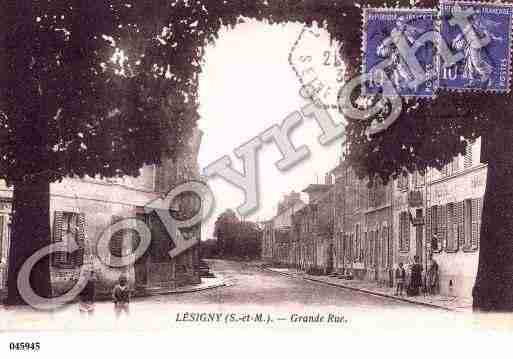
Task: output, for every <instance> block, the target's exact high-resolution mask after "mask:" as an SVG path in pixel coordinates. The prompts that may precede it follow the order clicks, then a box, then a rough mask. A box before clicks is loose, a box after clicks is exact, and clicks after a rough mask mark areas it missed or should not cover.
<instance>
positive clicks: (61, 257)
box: [52, 211, 85, 268]
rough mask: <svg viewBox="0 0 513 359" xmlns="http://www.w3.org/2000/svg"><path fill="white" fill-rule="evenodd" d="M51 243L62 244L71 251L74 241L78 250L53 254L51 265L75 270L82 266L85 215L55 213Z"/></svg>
mask: <svg viewBox="0 0 513 359" xmlns="http://www.w3.org/2000/svg"><path fill="white" fill-rule="evenodd" d="M52 239H53V242H54V243H57V242H64V243H65V244H66V245H67V246H68V249H70V250H71V244H72V242H73V241H74V242H75V243H76V244H77V245H78V246H79V249H78V250H76V251H74V252H55V253H53V254H52V265H53V266H55V267H59V268H76V267H78V266H80V265H82V264H83V261H84V245H85V215H84V214H83V213H80V214H79V213H73V212H61V211H56V212H55V214H54V226H53V236H52Z"/></svg>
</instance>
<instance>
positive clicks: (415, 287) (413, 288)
mask: <svg viewBox="0 0 513 359" xmlns="http://www.w3.org/2000/svg"><path fill="white" fill-rule="evenodd" d="M421 287H422V265H421V264H420V263H419V256H414V257H413V265H412V266H411V278H410V293H411V295H412V296H417V295H419V294H420V288H421Z"/></svg>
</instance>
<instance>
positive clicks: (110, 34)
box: [0, 0, 513, 310]
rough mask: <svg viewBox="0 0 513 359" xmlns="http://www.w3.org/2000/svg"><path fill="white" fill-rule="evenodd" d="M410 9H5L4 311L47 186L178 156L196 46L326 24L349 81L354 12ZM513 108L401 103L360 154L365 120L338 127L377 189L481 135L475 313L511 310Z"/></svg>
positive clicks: (103, 3)
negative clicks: (254, 30)
mask: <svg viewBox="0 0 513 359" xmlns="http://www.w3.org/2000/svg"><path fill="white" fill-rule="evenodd" d="M410 3H411V1H409V0H390V1H389V0H361V1H359V2H355V1H349V0H251V1H250V0H225V1H222V2H221V1H217V0H215V1H214V0H203V1H201V0H196V1H185V0H175V1H164V0H138V1H136V0H131V1H130V0H124V1H116V0H112V1H108V0H97V1H93V2H87V4H86V3H85V2H84V1H79V0H75V1H67V2H59V1H38V2H32V1H25V0H19V1H16V2H14V1H2V2H1V5H0V10H1V14H2V16H3V19H2V20H3V21H2V22H1V25H0V26H1V30H2V31H1V32H0V42H1V44H2V45H1V46H2V51H1V52H0V59H1V60H0V61H1V62H2V67H3V70H4V71H2V72H0V79H1V86H0V95H1V101H2V102H1V106H2V126H1V132H0V137H1V142H0V148H1V149H2V157H1V158H0V175H1V176H2V177H3V178H5V179H6V180H7V181H8V182H9V183H11V184H13V185H14V188H15V196H14V197H15V198H14V211H15V215H14V228H13V229H14V230H13V240H12V248H11V256H10V262H11V264H10V269H9V277H10V278H9V298H10V301H18V300H19V297H18V295H17V289H16V288H15V280H13V279H14V278H15V276H16V273H17V270H18V269H19V266H20V265H21V263H23V261H24V260H25V259H26V258H27V256H29V255H30V254H31V253H33V252H34V251H35V250H37V249H38V248H40V247H42V246H44V245H46V244H48V243H49V221H48V191H49V183H50V182H52V181H56V180H59V179H61V178H62V177H64V176H84V175H98V174H100V175H103V176H115V175H118V174H136V173H137V169H138V168H139V167H140V165H141V164H144V163H147V162H154V161H158V158H159V155H160V154H159V147H161V146H160V145H161V143H162V142H163V141H164V142H167V143H171V144H172V145H171V146H170V149H169V150H170V151H171V152H172V151H173V150H174V149H175V148H176V147H179V145H180V144H181V142H183V141H184V140H185V139H186V136H185V135H186V134H187V130H188V129H189V128H190V127H191V122H194V121H193V120H194V119H195V118H196V116H197V112H196V107H197V86H198V74H199V73H200V71H201V60H202V58H203V53H204V51H203V50H204V47H205V45H206V43H208V42H211V41H214V40H215V39H216V38H217V36H218V31H219V29H220V28H221V27H222V26H223V25H228V26H234V25H236V24H237V22H239V21H241V20H242V19H243V17H249V18H254V19H258V20H266V21H268V22H270V23H283V22H288V21H296V22H301V23H304V24H306V25H311V24H312V23H313V22H314V21H316V22H317V23H319V24H326V26H327V29H328V31H329V33H330V35H331V36H332V37H333V38H336V39H337V40H338V41H340V43H341V44H342V47H341V55H342V57H343V59H344V61H345V62H346V65H347V70H348V71H347V76H348V78H351V77H352V76H355V75H357V74H358V73H359V71H360V65H361V60H362V57H361V40H362V38H361V32H360V27H361V8H362V5H371V6H374V7H379V6H385V5H386V6H392V7H393V6H403V7H404V6H406V7H408V6H410V5H411V4H410ZM417 5H418V6H425V7H434V6H437V5H438V3H437V2H436V1H433V0H420V1H417ZM116 49H117V50H116ZM121 50H122V51H121ZM113 54H115V56H114V57H113ZM112 57H113V60H114V61H109V59H110V58H112ZM511 96H512V95H511V94H508V95H487V96H482V95H481V94H453V93H451V94H444V95H443V96H438V97H437V98H436V99H434V100H422V101H421V100H418V101H415V102H410V103H406V104H405V108H404V110H403V112H402V114H401V116H400V118H399V120H398V121H396V122H395V123H394V125H393V126H392V127H391V128H389V129H388V130H387V131H386V132H384V133H383V134H381V135H379V136H376V137H374V138H372V139H371V140H370V141H369V140H368V138H367V137H366V136H365V135H364V132H365V128H366V127H367V126H368V125H369V123H368V121H367V122H365V121H351V122H350V124H349V126H348V134H349V140H350V148H349V155H350V158H351V159H354V160H355V163H356V167H357V169H358V170H359V172H360V174H362V175H364V174H368V175H370V177H373V176H374V175H378V176H381V177H382V178H383V179H389V178H391V177H394V176H396V175H398V174H399V173H401V172H403V171H404V170H405V169H407V170H414V169H425V168H427V167H428V166H433V167H440V166H441V165H443V164H444V163H445V162H448V161H449V160H450V159H451V158H452V157H453V156H454V155H455V154H457V153H462V152H463V151H464V148H465V142H464V141H462V140H461V138H462V136H463V137H465V138H467V139H472V138H476V137H478V136H482V138H483V144H484V145H483V149H482V151H483V156H482V158H483V159H484V161H486V162H487V163H488V180H487V191H486V195H485V201H484V209H483V221H482V229H481V231H482V237H483V241H482V243H481V250H480V261H479V272H478V278H477V281H476V285H475V290H474V299H475V300H474V304H475V306H476V308H478V309H482V310H513V241H511V240H510V239H509V237H510V235H511V234H513V218H512V217H513V211H512V209H511V207H510V206H509V204H510V203H511V200H512V199H513V198H512V197H513V188H512V186H513V181H510V180H509V178H510V177H511V172H512V170H511V169H512V168H513V166H512V164H513V163H511V162H512V161H513V160H512V156H511V154H513V141H510V140H509V139H510V136H511V134H513V126H512V125H511V122H510V121H509V117H510V112H511V111H512V109H511V101H512V97H511ZM355 97H356V95H355ZM378 117H379V115H378ZM141 143H144V144H145V145H144V146H141V145H140V144H141ZM177 145H178V146H177ZM34 273H35V275H36V276H37V277H38V278H35V280H34V284H35V286H36V288H37V289H39V291H40V293H42V294H47V295H48V294H49V275H48V263H47V262H44V261H42V262H41V263H40V266H39V268H37V269H36V270H34Z"/></svg>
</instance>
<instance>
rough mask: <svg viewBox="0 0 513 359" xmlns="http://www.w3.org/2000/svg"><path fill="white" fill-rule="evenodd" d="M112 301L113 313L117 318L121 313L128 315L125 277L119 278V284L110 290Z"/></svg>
mask: <svg viewBox="0 0 513 359" xmlns="http://www.w3.org/2000/svg"><path fill="white" fill-rule="evenodd" d="M112 300H113V301H114V312H115V313H116V317H117V318H119V317H120V316H121V315H122V314H123V313H125V314H126V315H128V314H130V311H129V304H130V288H129V286H128V280H127V278H126V276H125V275H121V276H120V277H119V283H118V284H116V286H115V287H114V289H113V290H112Z"/></svg>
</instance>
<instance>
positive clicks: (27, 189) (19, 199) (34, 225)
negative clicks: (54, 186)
mask: <svg viewBox="0 0 513 359" xmlns="http://www.w3.org/2000/svg"><path fill="white" fill-rule="evenodd" d="M45 178H46V177H44V176H43V177H40V178H36V180H34V181H31V182H29V183H27V182H25V183H23V182H19V183H15V184H14V201H13V226H12V228H13V229H12V235H11V241H10V251H9V274H8V279H7V280H8V283H7V288H8V293H7V300H6V304H7V305H18V304H26V303H25V301H24V300H23V298H21V296H20V293H19V288H18V285H17V279H18V273H19V271H20V269H21V267H22V266H23V264H24V263H25V261H26V260H27V259H28V258H29V257H30V256H31V255H32V254H34V253H35V252H36V251H38V250H39V249H41V248H43V247H45V246H48V245H49V244H50V243H51V241H50V183H49V182H48V180H45ZM30 283H31V286H32V289H33V290H34V291H35V292H36V293H37V294H39V295H40V296H42V297H46V298H48V297H50V296H51V283H50V261H49V256H46V257H44V258H43V259H42V260H41V261H39V262H38V263H37V264H36V265H35V266H34V268H33V269H32V275H31V277H30Z"/></svg>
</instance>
